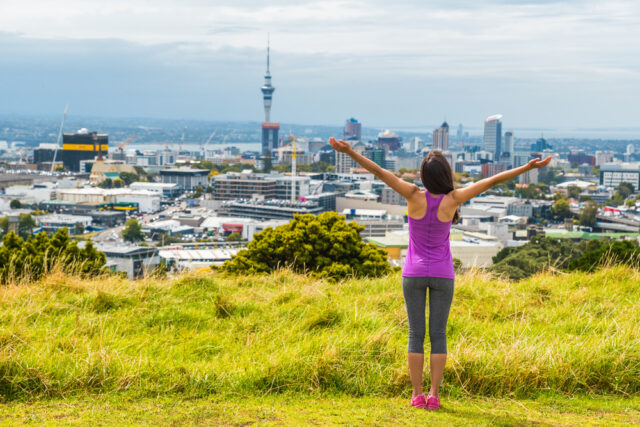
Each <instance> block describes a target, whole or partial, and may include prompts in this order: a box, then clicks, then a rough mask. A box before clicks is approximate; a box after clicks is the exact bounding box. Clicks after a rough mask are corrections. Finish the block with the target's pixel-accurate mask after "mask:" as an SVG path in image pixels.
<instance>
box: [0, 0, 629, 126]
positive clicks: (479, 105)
mask: <svg viewBox="0 0 640 427" xmlns="http://www.w3.org/2000/svg"><path fill="white" fill-rule="evenodd" d="M267 34H269V35H270V36H269V37H270V40H271V73H272V76H273V85H274V86H275V87H276V90H275V93H274V100H273V108H272V114H271V115H272V119H273V120H274V121H280V122H283V123H300V124H340V123H343V122H344V120H345V119H346V118H348V117H356V118H358V119H359V120H360V121H361V122H363V124H364V126H376V127H378V126H379V127H393V126H396V127H428V126H432V125H436V124H440V122H442V121H443V120H445V119H446V120H447V121H448V122H449V123H450V124H453V125H457V124H458V123H463V124H465V125H466V126H470V127H480V126H481V125H482V121H483V119H484V117H486V116H489V115H491V114H496V113H501V114H503V115H504V119H503V123H504V125H503V126H504V127H505V128H522V129H525V128H526V129H554V128H558V129H560V128H633V129H635V128H637V129H638V134H639V136H640V116H639V114H638V112H639V111H640V108H639V107H640V43H638V40H640V2H637V1H635V0H607V1H606V2H604V1H601V0H600V1H590V0H583V1H578V0H566V1H554V0H543V1H526V0H524V1H509V0H474V1H462V0H448V1H447V0H436V1H428V0H395V1H393V2H390V1H384V0H338V1H332V0H330V1H305V0H298V1H293V0H280V1H254V0H209V1H205V0H181V1H176V0H174V1H169V0H144V1H143V0H126V1H124V0H110V1H108V2H97V1H83V0H57V1H55V2H51V1H49V0H0V114H3V115H12V114H34V115H60V114H61V113H62V110H63V109H64V106H65V104H66V103H67V102H69V104H70V107H69V114H78V115H89V116H106V117H132V116H133V117H157V118H177V119H205V120H232V121H233V120H238V121H254V120H255V121H261V120H262V118H263V109H262V95H261V93H260V86H261V85H262V84H263V81H264V72H265V54H266V42H267Z"/></svg>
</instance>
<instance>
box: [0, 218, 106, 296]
mask: <svg viewBox="0 0 640 427" xmlns="http://www.w3.org/2000/svg"><path fill="white" fill-rule="evenodd" d="M105 263H106V257H105V255H104V253H102V252H99V251H98V250H96V248H95V247H94V246H93V245H92V244H91V242H87V244H86V245H85V247H84V248H79V247H78V242H76V241H75V240H71V239H69V233H68V232H67V229H66V228H62V229H60V230H58V231H57V232H56V233H55V234H54V235H53V236H51V237H49V236H48V235H47V234H46V233H44V232H42V233H38V234H37V235H35V236H29V238H27V239H26V240H25V239H23V238H22V237H20V236H18V235H16V234H15V233H14V232H9V233H7V234H6V235H5V236H4V237H3V239H2V246H0V282H1V283H2V284H6V283H8V282H11V281H21V280H38V279H39V278H41V277H42V276H43V275H44V274H46V273H47V272H48V271H51V270H52V269H53V268H55V267H60V268H62V270H63V271H65V272H68V273H72V274H79V275H81V276H93V275H96V274H99V273H103V272H104V265H105Z"/></svg>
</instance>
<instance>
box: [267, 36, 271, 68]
mask: <svg viewBox="0 0 640 427" xmlns="http://www.w3.org/2000/svg"><path fill="white" fill-rule="evenodd" d="M269 37H270V34H269V33H267V75H270V72H269Z"/></svg>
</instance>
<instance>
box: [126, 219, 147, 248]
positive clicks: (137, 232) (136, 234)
mask: <svg viewBox="0 0 640 427" xmlns="http://www.w3.org/2000/svg"><path fill="white" fill-rule="evenodd" d="M122 238H123V239H124V240H125V241H126V242H132V243H135V242H141V241H143V240H144V233H143V232H142V226H141V225H140V223H139V222H138V220H137V219H135V218H131V219H130V220H128V221H127V222H126V224H125V225H124V228H123V229H122Z"/></svg>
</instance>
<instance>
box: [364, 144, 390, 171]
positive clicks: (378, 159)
mask: <svg viewBox="0 0 640 427" xmlns="http://www.w3.org/2000/svg"><path fill="white" fill-rule="evenodd" d="M364 156H365V157H366V158H367V159H369V160H371V161H372V162H374V163H375V164H377V165H378V166H380V167H381V168H383V167H384V166H385V160H386V152H385V150H384V149H382V148H367V149H366V150H365V152H364Z"/></svg>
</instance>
